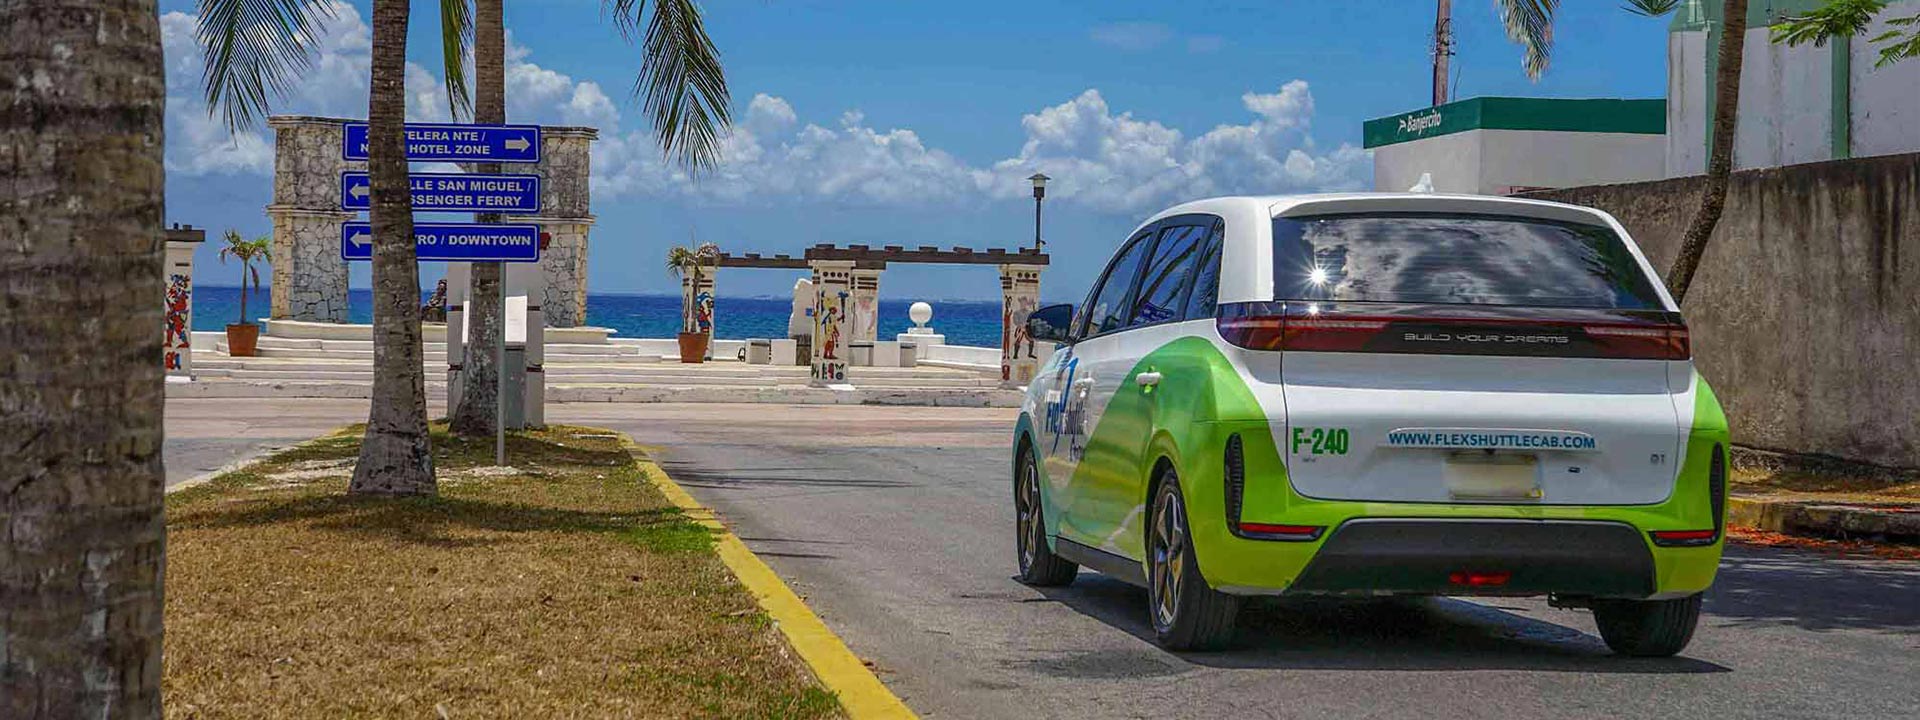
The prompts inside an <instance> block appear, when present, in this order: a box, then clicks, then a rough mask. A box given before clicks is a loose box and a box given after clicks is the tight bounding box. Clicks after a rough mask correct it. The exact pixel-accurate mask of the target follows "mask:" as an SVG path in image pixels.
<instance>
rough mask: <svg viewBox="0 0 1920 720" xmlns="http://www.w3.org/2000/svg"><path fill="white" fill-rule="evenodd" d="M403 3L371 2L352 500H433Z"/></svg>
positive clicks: (349, 488)
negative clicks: (365, 366) (365, 337)
mask: <svg viewBox="0 0 1920 720" xmlns="http://www.w3.org/2000/svg"><path fill="white" fill-rule="evenodd" d="M407 4H408V3H407V0H373V58H372V61H373V62H372V66H371V68H370V70H369V72H370V74H371V75H372V82H371V83H370V90H369V92H368V93H367V174H368V184H369V185H370V186H371V187H372V188H373V202H372V209H371V210H370V211H369V212H368V219H369V220H370V221H371V222H372V225H373V393H372V394H373V398H374V401H373V403H372V405H371V407H369V408H368V410H367V432H366V436H365V437H364V438H363V439H362V440H361V441H360V460H359V462H358V463H356V464H355V465H354V468H353V481H352V482H351V483H349V484H348V485H347V491H348V492H350V493H362V494H370V495H432V494H434V493H435V492H437V491H438V487H437V486H436V485H435V483H434V477H433V447H432V443H431V442H430V438H429V435H428V433H427V378H426V370H425V368H424V367H423V365H422V361H423V359H424V357H425V355H424V353H423V348H422V347H421V343H420V262H419V257H418V256H417V254H416V253H415V247H414V240H413V197H412V194H411V193H410V192H409V190H408V189H407V151H406V141H405V134H404V130H403V126H404V124H405V122H406V118H407V93H406V75H407V13H408V7H407Z"/></svg>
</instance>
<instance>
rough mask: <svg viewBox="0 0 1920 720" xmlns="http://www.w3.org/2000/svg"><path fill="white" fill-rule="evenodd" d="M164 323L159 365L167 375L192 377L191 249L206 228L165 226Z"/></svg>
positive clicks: (178, 225) (199, 239)
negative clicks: (165, 278) (165, 287)
mask: <svg viewBox="0 0 1920 720" xmlns="http://www.w3.org/2000/svg"><path fill="white" fill-rule="evenodd" d="M166 238H167V298H166V303H167V304H166V308H167V325H166V338H165V340H164V341H162V345H161V347H162V353H161V365H162V367H165V368H166V370H167V376H168V377H185V378H192V377H193V251H194V250H196V249H198V248H199V247H200V244H201V243H204V242H206V240H207V231H205V230H202V229H199V228H196V227H194V226H192V225H185V226H183V225H180V224H178V223H176V224H174V226H173V227H170V228H167V230H166Z"/></svg>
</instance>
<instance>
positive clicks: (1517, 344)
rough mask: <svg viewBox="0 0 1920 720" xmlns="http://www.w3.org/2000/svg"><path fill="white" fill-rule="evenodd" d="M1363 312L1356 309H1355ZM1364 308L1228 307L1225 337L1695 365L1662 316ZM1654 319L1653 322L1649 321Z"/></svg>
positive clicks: (1262, 346)
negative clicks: (1688, 362)
mask: <svg viewBox="0 0 1920 720" xmlns="http://www.w3.org/2000/svg"><path fill="white" fill-rule="evenodd" d="M1356 305H1357V306H1360V307H1363V308H1364V309H1357V308H1355V307H1354V306H1356ZM1452 308H1453V306H1431V305H1428V306H1410V305H1389V306H1385V307H1370V306H1367V304H1364V303H1358V304H1356V303H1347V304H1327V305H1325V306H1323V305H1321V304H1319V303H1294V302H1288V303H1265V302H1255V303H1237V304H1223V305H1222V306H1221V308H1220V314H1219V316H1218V317H1217V318H1216V319H1215V321H1214V327H1215V328H1216V329H1218V330H1219V332H1220V337H1221V338H1223V339H1225V340H1226V341H1227V342H1230V343H1233V344H1234V345H1237V346H1239V347H1243V348H1247V349H1249V350H1296V351H1308V352H1373V353H1404V354H1432V355H1513V356H1532V357H1590V358H1610V359H1626V360H1686V359H1688V358H1690V357H1692V347H1691V345H1690V342H1689V338H1688V334H1687V326H1686V325H1683V324H1681V323H1680V322H1678V320H1677V316H1670V317H1669V319H1665V320H1661V319H1657V317H1658V316H1659V315H1661V313H1647V312H1644V311H1642V312H1630V311H1615V310H1609V309H1589V308H1574V309H1566V308H1527V307H1507V306H1488V307H1484V308H1480V307H1475V308H1473V309H1472V310H1470V311H1467V313H1470V314H1443V313H1450V312H1453V313H1458V311H1457V310H1454V309H1452ZM1648 315H1654V316H1655V317H1654V318H1649V317H1647V316H1648Z"/></svg>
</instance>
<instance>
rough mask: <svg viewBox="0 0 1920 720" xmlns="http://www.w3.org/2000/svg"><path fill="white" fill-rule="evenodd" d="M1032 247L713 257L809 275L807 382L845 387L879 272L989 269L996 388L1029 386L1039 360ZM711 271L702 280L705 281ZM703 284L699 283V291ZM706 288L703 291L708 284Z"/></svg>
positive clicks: (868, 321) (1042, 264)
mask: <svg viewBox="0 0 1920 720" xmlns="http://www.w3.org/2000/svg"><path fill="white" fill-rule="evenodd" d="M1049 261H1050V260H1049V258H1048V257H1047V255H1046V253H1042V252H1039V251H1038V250H1033V249H1020V250H1016V251H1012V252H1009V251H1007V250H1004V249H1000V248H989V249H987V250H985V251H980V252H975V251H974V250H973V249H972V248H965V247H954V248H948V249H944V250H943V249H940V248H937V247H933V246H930V245H926V246H921V247H919V248H916V249H912V250H909V249H907V248H905V247H902V246H899V245H888V246H886V247H883V248H878V249H876V248H871V247H868V246H866V245H847V246H845V247H841V246H838V245H834V244H832V243H822V244H819V245H815V246H813V247H811V248H807V250H806V253H805V254H804V256H803V257H798V258H796V257H792V256H790V255H775V256H772V257H762V256H761V255H760V254H759V253H746V254H743V255H733V254H730V253H721V254H720V256H719V258H718V259H717V261H716V266H715V268H714V270H716V271H717V270H718V269H719V268H729V267H731V268H776V269H781V268H783V269H794V270H800V269H805V270H809V271H811V272H812V273H813V294H814V300H813V337H812V346H813V348H812V353H813V357H812V363H811V365H812V373H811V377H812V382H813V384H815V385H835V384H841V383H845V382H847V366H848V365H849V364H850V362H849V361H850V360H852V355H853V354H852V352H851V351H850V348H851V347H852V346H853V345H854V344H855V343H869V344H870V343H872V342H874V340H875V338H876V337H877V335H878V331H879V327H880V312H879V311H880V273H881V271H883V270H885V269H886V268H887V265H888V264H889V263H940V264H957V265H995V266H998V267H999V268H1000V301H1001V310H1000V382H1001V385H1002V386H1005V387H1018V386H1021V385H1025V384H1027V383H1028V382H1031V381H1032V380H1033V374H1034V371H1035V370H1036V369H1038V368H1039V365H1040V358H1039V355H1038V352H1037V350H1036V343H1035V342H1034V341H1033V338H1031V337H1028V336H1027V315H1029V314H1031V313H1032V312H1033V310H1034V308H1036V307H1038V306H1039V303H1040V271H1041V270H1044V269H1046V266H1047V264H1048V262H1049ZM713 274H714V273H713V272H709V273H707V275H706V277H707V278H709V280H708V282H711V279H710V278H711V277H712V276H713ZM705 284H706V283H703V285H705ZM706 289H708V290H710V289H711V287H710V286H708V287H707V288H706Z"/></svg>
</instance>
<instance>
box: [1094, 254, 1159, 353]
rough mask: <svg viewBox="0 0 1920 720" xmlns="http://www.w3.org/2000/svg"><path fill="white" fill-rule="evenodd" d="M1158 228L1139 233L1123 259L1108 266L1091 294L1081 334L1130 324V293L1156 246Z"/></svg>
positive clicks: (1106, 330)
mask: <svg viewBox="0 0 1920 720" xmlns="http://www.w3.org/2000/svg"><path fill="white" fill-rule="evenodd" d="M1154 235H1155V231H1152V230H1149V231H1147V232H1144V233H1141V234H1140V235H1138V236H1135V237H1134V239H1133V240H1132V241H1131V242H1129V243H1128V244H1127V247H1126V249H1125V250H1121V251H1120V257H1119V259H1117V260H1115V261H1114V262H1113V266H1112V267H1109V268H1107V276H1106V277H1104V278H1101V279H1100V284H1099V285H1097V286H1095V287H1094V289H1093V294H1092V295H1089V296H1087V325H1086V327H1085V329H1083V330H1082V331H1081V332H1080V337H1091V336H1094V335H1099V334H1100V333H1104V332H1113V331H1115V330H1119V329H1120V328H1122V327H1125V326H1126V320H1127V310H1129V309H1130V308H1129V307H1128V305H1127V297H1128V293H1129V291H1131V290H1132V289H1133V281H1134V280H1135V279H1136V278H1138V277H1139V276H1140V262H1141V260H1142V259H1144V258H1145V257H1146V255H1147V251H1149V250H1152V249H1153V237H1154Z"/></svg>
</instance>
